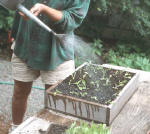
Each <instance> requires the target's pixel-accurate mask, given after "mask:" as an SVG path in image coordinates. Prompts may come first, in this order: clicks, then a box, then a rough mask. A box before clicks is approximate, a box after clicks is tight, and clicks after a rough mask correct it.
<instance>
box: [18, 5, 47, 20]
mask: <svg viewBox="0 0 150 134" xmlns="http://www.w3.org/2000/svg"><path fill="white" fill-rule="evenodd" d="M43 9H44V5H43V4H40V3H37V4H35V5H34V6H33V7H32V8H31V9H30V12H31V13H32V14H34V15H35V16H38V15H39V14H40V13H42V12H43ZM19 14H20V15H21V16H22V17H23V18H24V20H28V19H29V18H28V17H27V16H26V15H25V14H24V13H22V12H19Z"/></svg>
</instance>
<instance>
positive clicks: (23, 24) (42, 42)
mask: <svg viewBox="0 0 150 134" xmlns="http://www.w3.org/2000/svg"><path fill="white" fill-rule="evenodd" d="M36 3H44V4H46V5H47V6H49V7H51V8H55V9H58V10H60V11H62V14H63V17H62V19H61V20H60V21H58V22H55V23H53V22H52V21H51V20H50V19H49V18H48V17H47V16H46V15H44V14H42V15H39V19H41V20H42V21H43V22H44V23H45V24H47V25H48V26H49V27H50V28H51V29H53V30H54V31H55V32H56V33H57V34H63V33H65V34H66V33H67V35H70V36H73V31H74V29H75V28H77V27H78V26H79V25H80V24H81V23H82V21H83V19H84V18H85V16H86V14H87V11H88V8H89V3H90V0H25V2H24V3H23V5H24V6H25V7H26V8H28V9H30V8H31V7H33V5H35V4H36ZM12 37H13V38H15V40H16V45H15V48H14V53H15V54H16V55H17V56H18V57H19V58H21V59H22V60H24V61H25V62H26V63H27V65H28V66H29V67H31V68H33V69H37V70H54V69H55V68H56V67H57V66H58V65H59V64H61V63H63V62H64V61H67V60H73V59H74V49H73V44H72V43H69V41H68V42H65V43H66V44H65V46H67V47H64V45H62V44H61V43H60V41H59V40H57V38H56V37H55V36H54V35H53V34H52V33H49V32H47V31H46V30H44V29H43V28H41V27H40V26H38V25H37V24H36V23H35V22H33V21H31V20H28V21H25V20H24V19H23V18H22V17H21V16H20V15H19V14H18V12H16V15H15V19H14V24H13V28H12Z"/></svg>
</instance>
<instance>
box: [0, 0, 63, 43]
mask: <svg viewBox="0 0 150 134" xmlns="http://www.w3.org/2000/svg"><path fill="white" fill-rule="evenodd" d="M23 1H24V0H0V5H2V6H3V7H5V8H7V9H10V10H16V9H18V10H19V11H21V12H22V13H24V14H25V15H26V16H27V17H28V18H29V19H31V20H32V21H34V22H35V23H37V24H38V25H39V26H41V27H42V28H44V29H45V30H46V31H48V32H51V33H52V34H53V35H55V36H56V37H57V38H58V39H59V40H60V42H63V39H65V34H57V33H55V32H54V31H53V30H52V29H51V28H49V27H48V26H47V25H46V24H45V23H43V22H42V21H41V20H40V19H39V18H38V17H36V16H35V15H33V14H32V13H31V12H30V11H29V10H28V9H27V8H25V7H24V6H23V5H22V4H21V3H22V2H23Z"/></svg>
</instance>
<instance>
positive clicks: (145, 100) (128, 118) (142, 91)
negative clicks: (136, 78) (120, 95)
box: [111, 82, 150, 134]
mask: <svg viewBox="0 0 150 134" xmlns="http://www.w3.org/2000/svg"><path fill="white" fill-rule="evenodd" d="M111 128H112V134H146V133H147V131H148V130H150V82H142V83H139V86H138V91H137V92H136V93H135V94H134V95H133V96H132V98H131V99H130V100H129V102H128V103H127V104H126V105H125V107H124V108H123V109H122V111H121V112H120V114H119V115H118V116H117V118H116V119H115V120H114V122H113V123H112V125H111Z"/></svg>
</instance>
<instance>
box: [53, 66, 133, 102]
mask: <svg viewBox="0 0 150 134" xmlns="http://www.w3.org/2000/svg"><path fill="white" fill-rule="evenodd" d="M133 76H134V73H130V72H126V71H119V70H114V69H109V68H105V67H101V66H99V65H93V64H88V65H86V66H84V67H82V68H81V69H79V70H78V71H76V72H75V73H74V74H73V75H71V76H69V77H68V78H67V79H65V80H64V81H63V82H62V83H61V84H59V85H58V86H57V87H56V88H54V89H53V90H52V92H54V94H57V93H62V94H64V95H68V96H73V97H77V98H81V99H84V100H88V101H92V102H97V103H100V104H105V105H109V104H110V103H111V102H112V101H113V100H114V99H115V98H116V97H117V96H118V94H119V93H120V91H121V90H122V89H123V87H124V86H125V85H126V84H127V83H128V82H129V80H130V79H131V78H132V77H133Z"/></svg>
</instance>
